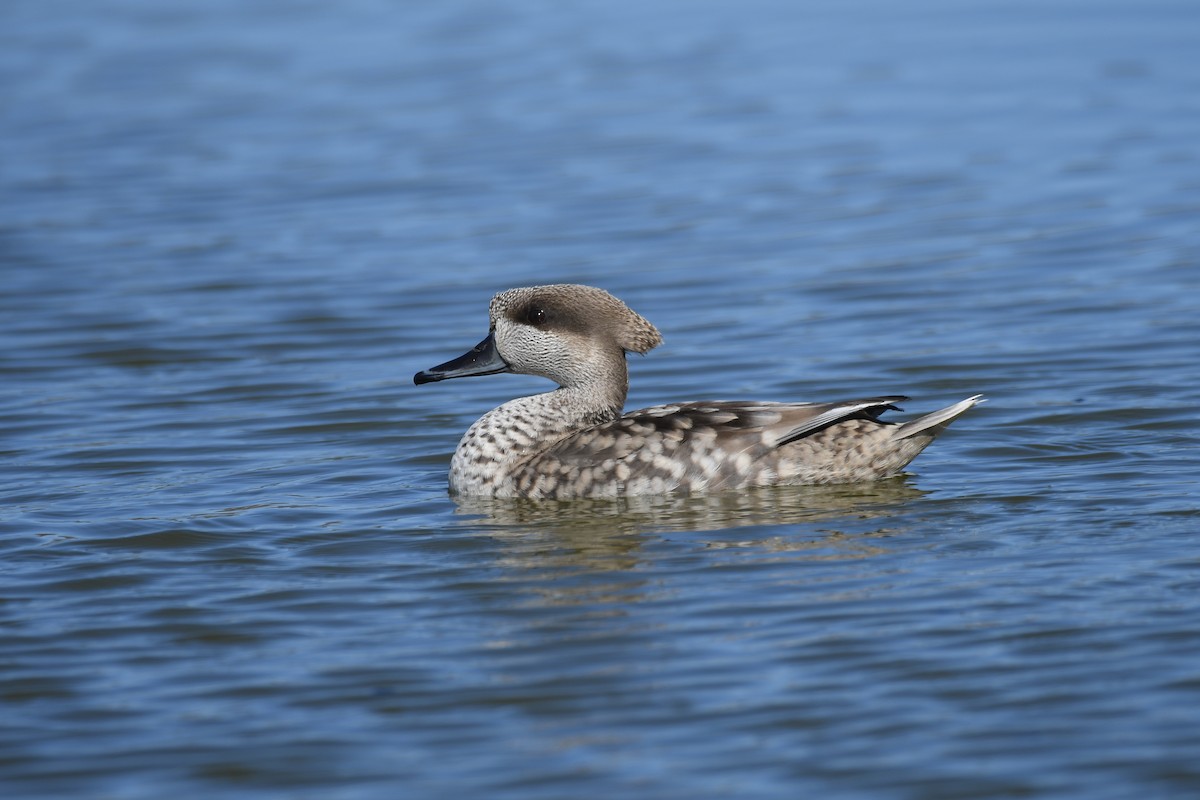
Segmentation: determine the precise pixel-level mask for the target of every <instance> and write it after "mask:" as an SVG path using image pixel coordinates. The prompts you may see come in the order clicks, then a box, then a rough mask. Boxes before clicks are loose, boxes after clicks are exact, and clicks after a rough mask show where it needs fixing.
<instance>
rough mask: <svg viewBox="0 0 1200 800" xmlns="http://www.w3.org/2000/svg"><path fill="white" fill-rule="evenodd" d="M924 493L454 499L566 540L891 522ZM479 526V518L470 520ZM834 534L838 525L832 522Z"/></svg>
mask: <svg viewBox="0 0 1200 800" xmlns="http://www.w3.org/2000/svg"><path fill="white" fill-rule="evenodd" d="M925 494H926V492H923V491H922V490H920V489H918V488H916V487H915V486H913V485H912V484H911V483H910V479H909V478H908V477H907V476H898V477H894V478H890V479H888V480H882V481H874V482H870V483H855V484H839V485H835V486H770V487H760V488H755V489H746V490H741V491H737V492H719V493H712V494H699V495H683V494H673V495H665V496H660V497H654V496H649V497H647V496H635V497H620V498H600V499H586V500H573V501H540V500H525V499H508V498H493V497H470V496H464V495H459V496H455V497H454V502H455V504H456V505H457V507H458V513H459V514H461V515H478V516H481V517H483V519H484V521H485V522H487V523H491V524H495V525H502V526H507V527H514V526H521V527H524V528H526V529H528V530H530V531H543V530H547V529H549V530H552V531H554V532H555V533H557V534H559V535H563V536H568V537H576V536H601V537H603V536H608V535H611V534H634V533H647V532H663V531H694V532H703V531H717V530H728V529H733V528H746V527H752V526H776V525H785V524H789V523H805V524H808V525H811V524H814V523H819V522H835V521H836V520H839V519H846V518H852V519H857V520H864V519H876V518H883V517H889V516H892V515H893V514H895V513H896V512H897V511H898V510H899V509H900V508H902V507H903V506H904V504H905V503H908V502H911V501H913V500H916V499H918V498H920V497H923V496H924V495H925ZM470 522H471V524H476V523H477V522H478V520H471V521H470ZM834 529H836V525H834Z"/></svg>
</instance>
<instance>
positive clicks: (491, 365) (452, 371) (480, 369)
mask: <svg viewBox="0 0 1200 800" xmlns="http://www.w3.org/2000/svg"><path fill="white" fill-rule="evenodd" d="M508 371H509V367H508V362H506V361H505V360H504V359H503V358H501V357H500V353H499V352H498V351H497V350H496V340H495V339H493V338H492V335H491V334H490V333H489V334H488V337H487V338H486V339H484V340H483V341H482V342H480V343H479V344H477V345H475V346H474V347H472V348H471V349H470V350H468V351H467V352H466V353H463V354H462V355H461V356H459V357H458V358H456V359H454V360H453V361H447V362H446V363H445V364H438V365H437V366H436V367H434V368H433V369H427V370H425V371H423V372H418V373H417V374H416V375H413V383H415V384H416V385H417V386H420V385H421V384H422V383H434V382H436V381H444V380H446V379H448V378H469V377H471V376H472V375H495V374H496V373H497V372H508Z"/></svg>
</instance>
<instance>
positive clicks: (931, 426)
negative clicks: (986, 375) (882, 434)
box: [892, 394, 984, 439]
mask: <svg viewBox="0 0 1200 800" xmlns="http://www.w3.org/2000/svg"><path fill="white" fill-rule="evenodd" d="M982 402H984V397H983V395H981V394H977V395H975V396H974V397H968V398H967V399H966V400H960V401H959V402H957V403H955V404H954V405H952V406H946V407H945V408H943V409H940V410H938V411H934V412H932V413H930V414H926V415H925V416H923V417H917V418H916V419H914V420H909V421H908V422H905V423H904V424H903V425H901V426H900V427H899V428H896V430H895V432H894V433H893V434H892V437H893V438H895V439H907V438H909V437H910V436H916V435H917V434H923V435H925V436H928V437H929V438H930V439H932V438H933V437H935V436H937V435H938V434H939V433H941V432H942V431H944V430H945V429H946V426H948V425H949V424H950V423H951V422H954V420H956V419H958V418H959V417H960V416H962V415H963V414H964V413H965V412H966V411H967V410H968V409H970V408H972V407H974V406H976V405H978V404H980V403H982Z"/></svg>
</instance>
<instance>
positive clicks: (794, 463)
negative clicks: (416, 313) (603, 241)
mask: <svg viewBox="0 0 1200 800" xmlns="http://www.w3.org/2000/svg"><path fill="white" fill-rule="evenodd" d="M490 318H491V327H490V332H489V333H488V337H487V338H486V339H484V340H483V341H482V342H480V343H479V344H478V345H476V346H475V348H473V349H472V350H471V351H469V352H468V353H466V354H464V355H463V356H461V357H459V358H457V359H454V360H453V361H448V362H446V363H445V364H442V365H440V366H437V367H434V368H433V369H431V370H427V371H424V372H420V373H418V374H417V375H416V376H415V378H414V381H415V382H416V383H418V384H422V383H430V382H433V381H439V380H444V379H447V378H459V377H467V376H470V375H489V374H493V373H496V372H518V373H522V374H529V375H541V376H543V377H546V378H549V379H551V380H553V381H555V382H556V383H558V386H559V388H557V389H555V390H554V391H550V392H546V393H544V394H538V395H533V396H531V397H522V398H518V399H516V400H511V401H509V402H507V403H505V404H504V405H501V406H499V407H498V408H495V409H493V410H491V411H489V412H488V413H486V414H484V415H483V416H482V417H480V418H479V420H477V421H476V422H475V424H473V425H472V426H471V427H470V428H469V429H468V430H467V432H466V434H464V435H463V438H462V440H461V441H460V442H459V444H458V447H457V449H456V450H455V452H454V457H453V458H452V459H451V462H450V490H451V491H452V492H455V493H462V494H469V495H494V496H500V497H529V498H550V499H565V498H572V497H603V496H615V495H646V494H666V493H668V492H708V491H719V490H726V489H737V488H741V487H747V486H772V485H785V484H822V483H848V482H853V481H864V480H874V479H877V478H882V477H886V476H888V475H893V474H895V473H896V472H898V471H899V470H901V469H903V468H904V466H905V465H906V464H908V463H909V462H910V461H912V460H913V459H914V458H915V457H916V456H917V454H918V453H920V452H921V451H922V450H923V449H925V447H926V446H927V445H928V444H929V443H930V442H932V441H933V439H934V437H935V436H937V434H939V433H940V432H941V431H942V430H943V429H945V427H946V426H947V425H949V424H950V423H951V422H953V421H954V419H956V418H957V417H958V416H959V415H961V414H962V413H963V412H965V411H966V410H967V409H969V408H971V407H972V406H974V405H975V404H976V403H978V402H980V401H981V400H982V397H981V396H979V395H976V396H974V397H970V398H968V399H966V400H962V401H960V402H958V403H955V404H954V405H952V406H949V407H947V408H944V409H941V410H940V411H935V412H933V413H931V414H928V415H926V416H923V417H919V418H917V419H915V420H912V421H910V422H906V423H903V424H895V423H889V422H883V421H880V420H879V416H880V414H882V413H883V412H884V411H887V410H889V409H893V410H894V409H895V403H897V402H899V401H901V400H905V399H907V398H904V397H901V396H888V397H874V398H869V399H865V400H850V401H844V402H836V403H767V402H701V403H675V404H671V405H663V406H655V407H653V408H644V409H641V410H638V411H632V412H629V413H628V414H625V415H623V416H622V414H621V410H622V408H623V407H624V405H625V397H626V394H627V392H628V389H629V374H628V371H627V368H626V365H625V354H626V353H627V352H635V353H645V352H647V351H649V350H651V349H652V348H654V347H656V346H658V344H660V343H661V341H662V337H661V336H660V334H659V332H658V330H657V329H656V328H655V327H654V326H653V325H651V324H650V323H649V322H648V321H646V320H645V319H644V318H643V317H641V316H639V315H638V314H636V313H635V312H634V311H632V310H631V309H630V308H629V307H628V306H626V305H625V304H624V303H622V302H621V301H620V300H618V299H617V298H615V297H613V296H612V295H611V294H609V293H608V292H605V291H603V290H602V289H596V288H594V287H590V286H577V285H570V284H558V285H552V286H534V287H528V288H522V289H511V290H509V291H507V292H501V293H500V294H498V295H496V296H495V297H494V298H493V299H492V303H491V307H490Z"/></svg>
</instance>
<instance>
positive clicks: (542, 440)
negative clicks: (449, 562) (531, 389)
mask: <svg viewBox="0 0 1200 800" xmlns="http://www.w3.org/2000/svg"><path fill="white" fill-rule="evenodd" d="M622 366H624V364H622ZM627 391H628V384H627V383H626V381H620V382H616V383H613V382H605V383H604V384H603V385H602V386H598V385H595V384H588V385H583V386H564V387H560V388H558V389H555V390H554V391H552V392H544V393H543V394H535V395H531V396H530V397H520V398H517V399H516V400H510V401H508V402H507V403H505V404H504V405H502V406H499V407H498V408H494V409H492V410H491V411H489V412H488V413H486V414H484V415H483V416H482V417H480V418H479V419H478V420H476V421H475V424H474V425H472V426H471V427H470V428H469V429H468V430H467V432H466V433H465V434H464V435H463V438H462V440H461V441H460V442H459V443H458V448H457V449H456V450H455V451H454V457H453V459H452V460H451V462H450V490H451V491H453V492H459V493H465V494H497V493H503V486H504V485H505V484H506V483H507V481H508V480H509V478H510V476H511V475H512V473H513V471H515V470H517V469H519V468H520V467H521V466H522V465H523V464H525V463H527V462H528V461H529V460H530V459H531V458H533V457H534V456H536V455H537V454H539V453H541V452H543V451H545V450H546V449H547V448H549V447H552V446H553V445H554V444H556V443H557V442H559V441H561V440H562V439H563V438H565V437H567V436H570V435H572V434H574V433H577V432H579V431H581V430H586V429H588V428H591V427H593V426H595V425H599V424H601V423H604V422H608V421H609V420H613V419H616V418H617V417H619V416H620V415H621V409H622V408H623V407H624V405H625V396H626V393H627Z"/></svg>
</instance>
